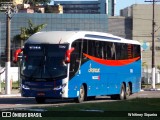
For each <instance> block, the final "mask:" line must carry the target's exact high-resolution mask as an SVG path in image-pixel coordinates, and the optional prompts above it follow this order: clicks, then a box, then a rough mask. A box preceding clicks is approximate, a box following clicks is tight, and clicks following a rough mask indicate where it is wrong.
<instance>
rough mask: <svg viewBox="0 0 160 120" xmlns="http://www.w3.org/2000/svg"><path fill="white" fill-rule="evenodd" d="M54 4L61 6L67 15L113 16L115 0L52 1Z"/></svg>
mask: <svg viewBox="0 0 160 120" xmlns="http://www.w3.org/2000/svg"><path fill="white" fill-rule="evenodd" d="M54 4H55V5H56V4H60V5H62V6H63V13H68V14H107V15H109V16H113V15H114V9H115V7H114V5H115V0H85V1H84V0H67V1H63V0H54Z"/></svg>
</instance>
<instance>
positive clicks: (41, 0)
mask: <svg viewBox="0 0 160 120" xmlns="http://www.w3.org/2000/svg"><path fill="white" fill-rule="evenodd" d="M50 2H51V0H24V1H23V3H27V4H31V5H35V4H43V5H46V4H49V3H50Z"/></svg>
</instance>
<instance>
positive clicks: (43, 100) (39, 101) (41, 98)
mask: <svg viewBox="0 0 160 120" xmlns="http://www.w3.org/2000/svg"><path fill="white" fill-rule="evenodd" d="M35 99H36V102H37V103H38V104H42V103H45V100H46V99H45V98H43V97H35Z"/></svg>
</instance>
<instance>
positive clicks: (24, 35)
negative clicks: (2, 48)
mask: <svg viewBox="0 0 160 120" xmlns="http://www.w3.org/2000/svg"><path fill="white" fill-rule="evenodd" d="M45 26H46V24H40V25H37V26H35V25H34V24H33V23H32V21H31V20H30V19H29V20H28V27H21V33H20V34H18V35H16V36H14V38H13V41H15V42H16V43H18V44H19V43H20V46H21V47H22V46H23V43H24V41H25V40H27V39H28V38H29V37H30V36H31V35H33V34H34V33H36V32H39V31H41V30H42V29H43V28H44V27H45ZM19 41H20V42H19Z"/></svg>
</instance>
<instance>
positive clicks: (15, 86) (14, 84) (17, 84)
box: [1, 82, 19, 89]
mask: <svg viewBox="0 0 160 120" xmlns="http://www.w3.org/2000/svg"><path fill="white" fill-rule="evenodd" d="M4 87H5V83H4V82H3V83H1V88H4ZM18 87H19V83H18V82H13V83H12V88H13V89H14V88H15V89H17V88H18Z"/></svg>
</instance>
